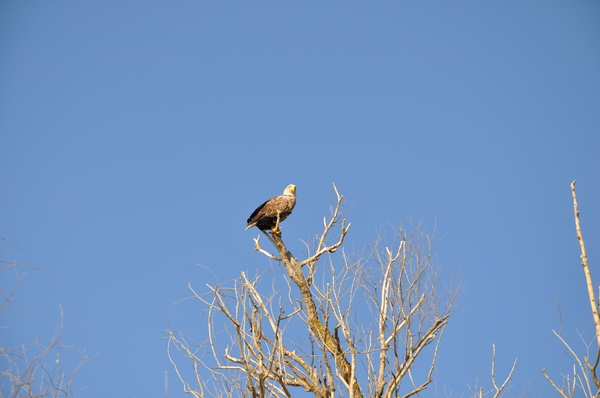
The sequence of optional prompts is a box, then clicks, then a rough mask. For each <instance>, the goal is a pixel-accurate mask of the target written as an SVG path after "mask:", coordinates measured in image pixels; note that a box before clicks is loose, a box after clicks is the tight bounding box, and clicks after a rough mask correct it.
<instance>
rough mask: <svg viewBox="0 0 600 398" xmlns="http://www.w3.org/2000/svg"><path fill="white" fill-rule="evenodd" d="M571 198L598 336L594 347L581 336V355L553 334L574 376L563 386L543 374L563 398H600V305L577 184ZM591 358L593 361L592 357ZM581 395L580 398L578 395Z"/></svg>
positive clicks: (570, 376)
mask: <svg viewBox="0 0 600 398" xmlns="http://www.w3.org/2000/svg"><path fill="white" fill-rule="evenodd" d="M571 195H572V196H573V213H574V215H575V233H576V236H577V240H578V241H579V248H580V250H581V256H580V258H581V266H582V268H583V275H584V276H585V282H586V287H587V292H588V298H589V302H590V309H591V313H592V319H593V321H594V326H595V329H594V330H595V336H594V340H593V341H592V342H591V343H587V342H586V341H585V339H584V338H583V336H581V338H582V340H583V341H584V343H585V345H586V347H587V351H588V352H587V353H586V355H583V356H582V355H581V354H580V353H577V352H576V351H575V350H574V349H573V348H572V346H571V344H569V343H568V342H567V341H566V340H565V339H564V338H563V337H562V336H561V335H560V333H557V332H556V331H554V330H553V331H552V332H553V333H554V334H555V335H556V337H558V338H559V340H560V341H561V342H562V343H563V344H564V346H565V348H566V349H567V352H568V353H569V356H570V357H571V359H572V360H573V373H572V374H566V375H563V383H562V384H559V383H558V382H556V381H555V380H553V379H552V378H551V377H550V376H548V374H547V373H546V369H542V373H543V374H544V376H545V377H546V379H547V380H548V382H550V384H551V385H552V387H554V389H555V390H556V391H557V392H558V393H559V394H560V395H561V397H563V398H574V397H575V395H576V393H578V392H581V393H582V394H583V396H584V397H586V398H594V397H595V398H598V397H600V380H598V363H599V362H600V315H599V308H598V301H597V300H596V295H595V288H594V283H593V282H592V273H591V271H590V267H589V264H588V257H587V250H586V247H585V242H584V240H583V234H582V232H581V223H580V220H579V207H578V203H577V193H576V192H575V181H573V182H572V183H571ZM590 355H591V357H590ZM577 395H578V394H577Z"/></svg>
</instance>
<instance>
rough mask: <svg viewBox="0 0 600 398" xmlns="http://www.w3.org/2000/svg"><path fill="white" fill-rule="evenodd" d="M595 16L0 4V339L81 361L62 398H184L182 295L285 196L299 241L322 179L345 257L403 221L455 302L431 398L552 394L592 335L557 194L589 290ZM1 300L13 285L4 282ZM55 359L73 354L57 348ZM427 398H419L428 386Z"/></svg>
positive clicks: (198, 329)
mask: <svg viewBox="0 0 600 398" xmlns="http://www.w3.org/2000/svg"><path fill="white" fill-rule="evenodd" d="M599 128H600V5H599V3H598V2H596V1H576V2H573V1H543V2H542V1H526V2H523V1H486V2H475V1H464V2H430V1H393V2H392V1H382V2H356V1H354V2H335V1H334V2H332V1H328V2H316V1H303V2H298V1H296V2H292V1H281V2H272V1H269V2H268V1H254V2H239V1H222V2H207V1H169V2H164V1H161V2H157V1H104V2H76V1H37V2H34V1H3V2H2V3H1V4H0V162H1V163H0V168H1V173H0V208H1V209H2V210H1V212H0V236H1V237H3V238H7V239H10V240H11V241H13V242H15V243H16V244H18V245H19V247H20V249H17V248H15V247H13V246H11V245H8V244H2V246H1V248H0V251H1V252H2V253H4V256H3V259H4V260H16V261H18V262H20V263H24V264H28V265H31V266H34V267H39V268H43V269H46V270H49V271H51V272H52V273H53V275H48V274H45V273H42V272H36V271H27V275H26V277H25V279H24V280H23V281H22V283H21V285H20V287H19V290H18V294H17V299H18V306H20V307H34V308H37V309H38V310H35V311H33V310H32V311H17V312H12V313H9V314H5V315H3V317H4V318H3V321H2V324H3V325H4V324H9V325H10V328H9V329H8V330H2V334H3V336H4V337H3V339H6V340H8V341H9V342H11V343H15V342H23V341H27V340H31V339H33V338H34V337H35V336H41V338H42V340H44V339H47V338H49V336H50V335H51V334H52V332H53V330H54V328H55V325H56V324H57V323H58V321H59V311H60V310H59V308H60V307H59V306H62V308H63V310H64V315H65V323H66V326H67V327H73V326H76V325H80V324H81V326H80V327H79V328H78V329H77V330H75V331H74V332H73V333H72V334H70V335H69V336H68V338H67V340H66V342H67V343H68V344H69V345H72V346H75V347H78V348H83V347H86V350H87V353H88V354H92V355H93V354H96V353H98V355H97V356H96V357H95V358H94V359H93V360H92V361H90V362H89V363H88V364H87V365H85V366H84V367H83V368H82V369H81V371H80V372H79V374H78V375H77V378H76V383H77V386H78V387H83V386H87V388H86V389H85V390H84V391H83V392H82V393H81V394H80V396H81V397H84V398H100V397H163V396H164V393H163V384H164V372H165V371H168V372H169V378H170V380H171V381H170V393H169V397H171V398H173V397H182V396H183V395H184V394H183V392H181V388H180V385H179V384H178V383H177V381H176V380H175V376H174V374H173V370H172V368H171V365H170V364H169V363H168V360H167V357H166V340H165V339H164V338H163V333H164V330H165V329H166V328H167V326H168V324H169V322H170V319H171V322H172V323H176V324H177V327H178V328H179V329H182V330H184V331H185V332H186V333H188V334H190V335H194V334H195V333H197V334H198V336H201V333H204V329H203V328H202V326H201V324H200V323H201V318H200V316H199V312H198V308H197V307H194V306H193V305H192V304H190V303H189V302H187V303H186V304H185V305H183V306H181V305H176V304H175V303H176V302H177V301H179V300H180V299H182V298H185V297H187V296H188V295H189V291H188V289H187V284H188V283H190V284H192V285H193V286H195V287H196V288H198V289H201V288H202V287H203V286H204V284H205V283H207V282H211V283H212V282H214V277H213V276H212V274H211V273H210V272H209V271H207V270H206V269H204V268H202V267H199V266H198V265H197V264H202V265H204V266H206V267H208V268H210V269H212V271H213V272H214V273H215V274H216V276H217V277H218V279H219V280H220V281H226V280H230V279H232V278H236V277H237V276H239V272H240V271H244V270H256V269H259V270H262V269H264V268H266V267H267V266H269V261H268V260H267V259H266V258H265V257H264V256H262V255H260V254H258V253H255V252H254V251H253V242H252V238H253V237H255V236H256V235H257V231H256V230H252V231H244V227H245V220H246V218H247V217H248V216H249V214H250V213H251V212H252V210H253V209H254V208H255V207H256V206H257V205H258V204H260V203H262V201H264V200H266V199H267V198H269V197H271V196H274V195H277V194H279V193H281V192H282V190H283V188H284V187H285V186H286V185H287V184H292V183H293V184H296V185H297V186H298V205H297V207H296V210H295V212H294V214H293V215H292V216H291V217H290V218H289V219H288V220H286V221H285V224H284V233H285V238H286V239H287V241H288V242H289V244H290V247H291V249H292V251H293V252H294V253H295V254H297V255H300V254H301V248H302V243H301V242H300V239H302V240H306V239H307V238H308V237H310V236H312V235H313V234H315V233H317V232H318V231H319V228H320V227H321V225H322V224H321V223H322V217H323V216H324V215H325V214H327V209H328V201H329V195H330V192H331V183H332V182H335V183H336V184H337V186H338V188H339V189H340V191H341V192H342V193H343V194H345V195H346V197H347V198H348V200H349V201H350V202H351V203H353V206H352V209H351V212H350V213H349V216H348V217H349V221H350V222H351V223H352V229H351V231H350V233H349V235H348V239H347V244H346V247H347V249H346V250H352V249H353V248H355V249H356V250H359V249H360V248H362V247H364V246H365V245H366V244H368V243H370V242H372V241H374V240H375V238H376V235H377V230H378V229H380V228H382V227H385V226H386V225H388V223H389V224H392V225H398V224H399V223H400V221H401V220H402V218H403V217H405V216H409V215H411V216H412V218H413V219H416V220H421V219H422V220H424V223H425V224H426V225H428V226H429V227H430V229H431V230H434V229H435V231H436V234H437V235H438V236H440V237H442V236H443V238H442V239H441V240H439V241H438V242H437V243H436V246H435V247H434V250H435V252H436V254H437V256H438V259H439V261H440V263H441V264H442V265H443V266H444V269H445V270H447V271H448V272H452V273H454V274H457V275H459V277H460V279H461V280H462V282H463V283H464V284H465V285H466V291H465V293H464V294H463V295H462V297H461V299H460V300H459V302H458V307H459V312H457V313H456V314H455V315H454V316H453V317H452V318H451V322H450V324H449V326H448V328H447V331H446V335H445V337H444V341H443V342H442V351H441V353H440V356H441V357H440V364H439V369H438V373H437V381H438V385H437V389H438V391H440V392H441V391H446V393H448V394H449V393H450V392H451V396H453V397H457V396H460V394H461V393H463V392H465V393H468V388H467V384H473V382H474V381H475V379H476V378H479V380H480V382H481V383H482V384H484V385H486V386H490V382H489V374H490V372H489V366H490V355H491V345H492V343H494V344H496V346H497V348H498V361H499V362H498V372H499V373H500V375H503V374H505V372H507V371H508V368H509V367H510V364H511V363H512V361H513V359H514V358H515V357H518V358H519V364H518V367H517V370H516V372H515V374H514V382H513V390H512V392H513V393H514V396H518V395H519V393H520V392H521V391H522V390H523V389H524V388H532V389H533V392H532V393H531V396H536V397H537V396H544V395H545V396H551V395H553V394H552V393H551V392H550V386H549V385H548V384H547V382H546V381H545V380H544V379H543V376H542V375H541V369H542V368H544V367H546V368H548V369H549V372H550V373H551V374H552V375H554V376H558V374H559V372H563V373H566V372H568V371H570V369H571V368H570V362H569V361H568V360H567V359H566V356H565V354H564V353H563V348H562V346H561V344H560V342H559V341H558V340H557V339H556V338H555V337H554V336H553V335H552V329H553V328H556V329H557V328H559V326H560V325H559V317H558V312H557V309H556V300H559V301H560V305H561V309H562V315H563V324H562V328H563V331H564V333H565V335H566V336H567V337H568V338H571V340H572V341H578V340H577V334H576V330H577V329H578V330H580V331H583V332H584V336H585V337H586V338H587V339H591V338H592V337H593V330H592V323H591V317H590V315H589V304H588V302H587V301H586V300H587V299H586V295H585V285H584V279H583V274H582V272H581V267H580V266H579V247H578V245H577V241H576V239H575V235H574V226H573V214H572V204H571V197H570V190H569V183H570V182H571V181H572V180H574V179H576V180H577V181H578V193H579V199H580V210H581V212H582V213H581V214H582V217H583V219H582V222H583V231H584V234H585V238H586V240H587V243H588V249H589V256H590V261H591V263H592V270H593V272H595V276H596V282H598V281H600V268H599V267H598V260H599V258H600V257H599V252H598V247H599V243H600V209H599V208H598V203H599V199H600V178H599V172H600V130H599ZM3 279H4V280H3V284H9V283H10V281H9V280H8V279H7V278H6V276H3ZM76 352H77V351H76V350H75V351H74V353H75V354H76ZM425 396H434V391H433V389H432V390H430V391H429V392H427V393H426V394H425Z"/></svg>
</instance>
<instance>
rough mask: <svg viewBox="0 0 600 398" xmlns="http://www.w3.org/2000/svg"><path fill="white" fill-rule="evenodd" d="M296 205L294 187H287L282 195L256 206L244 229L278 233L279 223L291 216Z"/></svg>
mask: <svg viewBox="0 0 600 398" xmlns="http://www.w3.org/2000/svg"><path fill="white" fill-rule="evenodd" d="M295 205H296V186H295V185H288V186H287V187H286V188H285V190H284V191H283V195H279V196H275V197H274V198H271V199H269V200H267V201H266V202H265V203H263V204H262V205H260V206H258V208H257V209H256V210H254V213H252V215H251V216H250V218H249V219H248V226H247V227H246V229H249V228H252V227H258V229H260V230H261V231H267V230H270V231H273V232H276V233H278V232H279V223H280V222H282V221H283V220H285V219H286V218H287V216H289V215H290V214H292V210H294V206H295Z"/></svg>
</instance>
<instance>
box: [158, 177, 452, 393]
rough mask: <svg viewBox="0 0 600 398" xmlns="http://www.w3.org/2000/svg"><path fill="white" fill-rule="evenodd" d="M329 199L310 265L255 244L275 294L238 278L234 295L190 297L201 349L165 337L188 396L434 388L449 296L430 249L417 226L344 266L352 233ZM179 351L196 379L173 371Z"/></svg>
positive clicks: (224, 290)
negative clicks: (269, 263) (203, 333)
mask: <svg viewBox="0 0 600 398" xmlns="http://www.w3.org/2000/svg"><path fill="white" fill-rule="evenodd" d="M334 190H335V195H336V198H335V200H334V201H333V202H332V204H331V215H330V216H329V217H327V218H325V219H324V228H323V231H322V232H321V233H320V234H319V235H318V236H317V238H316V239H315V242H314V244H313V245H312V246H310V245H307V250H308V255H307V257H306V258H305V259H303V260H299V259H297V258H296V257H294V255H293V254H292V253H291V252H289V251H288V250H287V248H286V245H285V243H284V241H283V239H282V237H281V234H280V233H272V232H271V233H269V232H265V236H266V237H267V238H268V240H269V241H270V242H271V243H272V244H273V246H274V248H275V249H276V252H275V253H274V254H273V253H271V252H269V251H268V250H265V249H264V248H263V247H262V246H261V245H260V236H259V237H258V238H256V239H255V250H256V251H259V252H260V253H262V254H264V255H265V256H267V257H268V258H270V259H272V260H275V261H278V262H280V263H281V264H282V265H283V267H282V270H283V271H284V272H283V277H284V278H285V279H284V280H285V283H283V287H282V288H278V287H277V286H276V281H275V278H273V279H272V280H269V281H268V282H269V283H270V285H269V286H268V287H267V288H265V289H261V288H262V286H263V285H264V284H265V279H266V277H265V275H261V276H257V277H254V278H251V277H248V276H247V274H246V273H244V272H242V273H241V276H240V278H239V279H237V280H235V281H234V283H233V285H232V286H228V287H225V286H219V285H215V286H208V285H207V286H208V288H209V291H208V292H206V293H203V294H200V293H197V292H196V291H195V290H194V289H192V288H191V287H190V289H192V292H193V294H194V297H195V298H197V299H199V300H200V301H201V303H202V304H203V305H204V307H205V309H206V316H207V323H206V326H207V334H208V337H207V339H206V340H205V341H202V342H200V343H196V342H195V341H194V340H192V339H191V338H190V337H188V336H186V335H184V334H183V333H180V332H174V331H171V330H168V339H169V348H168V353H169V358H170V359H171V361H172V363H173V365H174V367H175V370H176V373H177V375H178V376H179V378H180V380H181V382H182V383H183V386H184V391H185V392H187V393H190V394H193V395H194V396H195V397H208V396H219V397H221V396H242V397H245V396H251V397H266V396H274V397H290V396H291V395H292V391H293V390H294V388H295V387H300V388H301V389H303V390H305V391H307V392H309V393H312V394H314V395H315V396H316V397H319V398H326V397H335V396H336V394H337V395H340V396H344V397H351V398H361V397H364V396H366V395H368V396H372V397H378V398H379V397H381V398H384V397H385V398H388V397H389V398H391V397H399V396H402V397H410V396H412V395H415V394H416V395H418V394H419V393H420V392H421V391H422V390H424V389H425V388H427V387H428V386H429V385H430V383H432V381H433V372H434V369H435V366H436V361H437V353H438V346H439V344H440V341H441V337H442V334H443V331H444V328H445V326H446V325H447V323H448V319H449V317H450V314H451V310H452V307H453V303H454V299H455V297H456V289H453V290H452V289H451V290H449V291H443V290H442V289H441V286H440V276H439V268H438V266H437V264H436V262H435V257H434V256H433V255H432V253H431V244H432V239H431V237H430V236H429V235H428V234H427V233H426V232H425V231H424V230H423V229H422V228H421V226H420V225H419V226H417V227H416V228H414V229H413V230H412V231H406V230H405V229H403V228H398V229H396V230H395V231H394V233H395V242H394V244H393V245H390V246H387V245H386V243H385V240H384V239H383V238H380V239H379V240H378V241H377V242H375V244H374V245H373V247H371V248H370V249H369V252H368V254H367V255H365V256H358V257H356V258H354V257H352V256H349V255H346V253H345V252H344V251H343V250H341V249H340V248H341V246H342V244H343V242H344V239H345V237H346V234H347V233H348V231H349V228H350V225H349V224H347V223H346V220H345V219H344V218H343V216H342V208H343V196H342V195H340V194H339V193H338V191H337V188H336V187H335V185H334ZM334 234H335V235H337V238H335V239H333V240H332V239H331V237H332V235H334ZM334 253H339V255H334ZM325 255H327V256H325ZM175 351H178V352H179V353H181V354H182V355H183V356H184V357H185V358H186V363H187V364H188V365H191V368H186V367H183V366H181V365H180V364H178V361H177V360H176V358H175V357H174V356H173V355H172V354H173V353H174V352H175ZM417 358H419V361H418V362H417ZM189 369H191V370H192V372H191V373H190V372H189Z"/></svg>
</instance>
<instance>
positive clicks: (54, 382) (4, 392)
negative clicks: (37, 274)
mask: <svg viewBox="0 0 600 398" xmlns="http://www.w3.org/2000/svg"><path fill="white" fill-rule="evenodd" d="M2 240H3V241H6V239H2ZM0 263H3V264H5V267H4V268H2V269H0V273H2V274H3V275H4V274H5V273H7V272H9V271H11V270H12V271H14V272H15V278H14V280H15V282H14V286H13V287H12V288H11V289H10V290H5V289H3V288H0V297H1V299H0V301H1V302H0V314H3V313H6V312H8V311H14V310H23V309H19V308H13V304H14V302H15V297H14V296H15V292H16V290H17V286H18V284H19V282H20V281H21V279H22V277H23V275H22V274H20V273H19V269H20V268H33V267H28V266H26V265H23V264H18V263H15V262H8V261H0ZM34 269H37V268H34ZM42 271H43V270H42ZM45 272H47V271H45ZM6 279H8V278H3V280H6ZM7 328H8V326H5V325H2V326H0V329H7ZM68 333H69V331H65V329H64V325H63V317H62V309H61V321H60V324H59V326H58V327H57V330H56V332H55V334H54V336H53V337H52V338H51V339H50V342H49V343H47V344H43V343H42V342H41V341H40V340H39V339H36V340H35V341H32V342H27V343H22V344H19V345H16V346H12V347H11V346H6V344H5V343H4V342H2V343H0V366H1V367H0V398H25V397H27V398H34V397H35V398H46V397H53V398H54V397H64V398H70V397H75V395H76V391H74V390H73V380H74V377H75V374H76V373H77V371H78V370H79V368H80V367H81V366H82V365H83V364H84V363H85V362H86V361H87V358H86V356H85V354H84V353H81V354H80V358H79V361H78V362H77V363H76V364H75V367H74V368H73V369H71V370H65V369H64V368H63V366H62V363H63V358H62V357H63V353H64V351H65V350H68V349H70V348H71V347H67V346H65V345H64V344H63V339H64V337H65V335H67V334H68Z"/></svg>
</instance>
